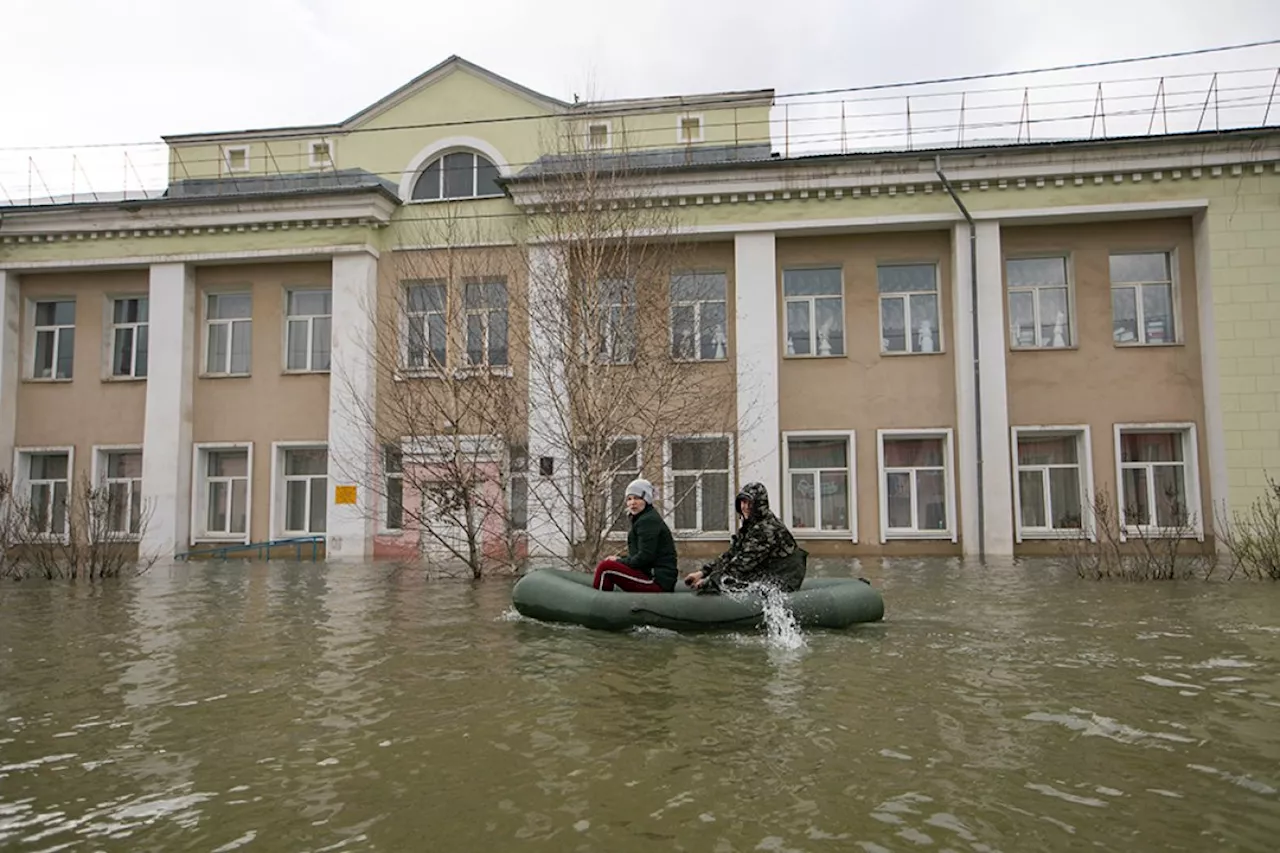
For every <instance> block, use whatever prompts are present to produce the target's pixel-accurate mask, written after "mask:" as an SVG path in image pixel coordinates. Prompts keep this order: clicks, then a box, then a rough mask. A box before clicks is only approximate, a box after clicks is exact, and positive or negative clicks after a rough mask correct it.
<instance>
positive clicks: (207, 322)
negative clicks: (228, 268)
mask: <svg viewBox="0 0 1280 853" xmlns="http://www.w3.org/2000/svg"><path fill="white" fill-rule="evenodd" d="M223 296H248V297H249V316H248V317H233V318H228V319H221V318H211V317H210V316H209V300H210V299H212V298H214V297H223ZM201 301H202V303H203V304H202V306H201V309H200V310H201V313H202V315H203V319H204V332H203V336H204V347H203V348H202V350H201V352H200V375H201V376H202V377H206V378H207V377H223V376H251V375H253V291H252V290H251V289H247V288H244V289H239V290H212V291H205V292H204V294H203V298H202V300H201ZM286 307H287V306H286ZM236 323H246V324H248V326H249V369H248V370H245V371H244V372H242V373H236V372H233V371H232V370H231V360H232V351H233V349H234V347H233V345H232V342H233V341H234V340H235V324H236ZM214 326H226V327H227V358H226V361H225V362H223V364H222V365H221V366H222V367H224V368H226V369H225V370H209V347H210V346H212V345H213V335H212V334H211V333H212V331H213V327H214Z"/></svg>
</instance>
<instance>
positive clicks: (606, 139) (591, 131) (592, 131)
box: [587, 121, 612, 148]
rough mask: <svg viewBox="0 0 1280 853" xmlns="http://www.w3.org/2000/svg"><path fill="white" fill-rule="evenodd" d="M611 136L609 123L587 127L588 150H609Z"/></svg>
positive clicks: (604, 122) (599, 122)
mask: <svg viewBox="0 0 1280 853" xmlns="http://www.w3.org/2000/svg"><path fill="white" fill-rule="evenodd" d="M611 136H612V133H611V128H610V127H609V122H607V121H597V122H592V123H591V124H589V125H587V147H588V148H608V147H609V143H610V141H611V139H610V137H611Z"/></svg>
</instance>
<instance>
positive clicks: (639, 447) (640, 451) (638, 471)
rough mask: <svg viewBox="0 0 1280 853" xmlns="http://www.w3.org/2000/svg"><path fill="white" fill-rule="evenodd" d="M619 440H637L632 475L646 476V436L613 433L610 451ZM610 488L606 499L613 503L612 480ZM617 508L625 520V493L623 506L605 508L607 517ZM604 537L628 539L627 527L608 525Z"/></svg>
mask: <svg viewBox="0 0 1280 853" xmlns="http://www.w3.org/2000/svg"><path fill="white" fill-rule="evenodd" d="M619 441H634V442H635V444H636V467H635V473H634V476H632V479H637V478H639V477H643V476H644V438H643V437H642V436H639V435H613V436H610V437H609V450H610V451H612V450H613V445H614V444H616V443H618V442H619ZM628 470H630V469H628ZM614 476H616V474H613V475H610V480H611V481H612V479H613V477H614ZM608 488H609V489H610V490H611V491H610V492H609V493H606V495H605V500H606V501H608V502H610V503H612V500H613V494H612V488H613V484H612V482H610V484H609V487H608ZM654 500H655V501H656V500H657V496H656V495H655V496H654ZM615 510H618V511H620V513H621V514H620V515H619V516H618V517H620V518H622V519H624V520H625V518H626V496H625V495H624V496H623V501H622V505H621V506H619V507H613V506H606V510H605V515H606V517H607V518H613V517H614V511H615ZM604 538H605V539H606V540H616V539H626V538H627V528H625V527H624V528H622V529H621V530H614V529H613V526H612V525H610V526H609V527H606V528H605V531H604Z"/></svg>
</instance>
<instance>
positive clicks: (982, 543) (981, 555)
mask: <svg viewBox="0 0 1280 853" xmlns="http://www.w3.org/2000/svg"><path fill="white" fill-rule="evenodd" d="M934 171H936V172H937V173H938V179H939V180H941V181H942V187H943V189H945V190H946V191H947V195H949V196H951V200H952V201H954V202H955V203H956V207H958V208H960V212H961V213H962V214H964V218H965V220H966V221H968V223H969V300H970V303H971V309H972V312H973V411H974V416H973V421H974V424H973V426H974V434H975V435H976V436H977V448H978V560H979V561H980V562H983V563H985V562H986V561H987V536H986V507H985V504H984V501H983V489H982V371H981V370H979V362H980V361H981V357H980V355H979V353H980V350H979V346H978V344H979V340H978V228H977V226H976V225H975V224H974V222H973V217H972V216H970V215H969V210H968V209H967V208H966V207H965V206H964V202H962V201H961V200H960V196H958V195H956V191H955V190H954V189H953V188H952V186H951V182H950V181H948V180H947V176H946V175H944V174H943V173H942V157H941V155H939V156H937V157H936V158H935V163H934Z"/></svg>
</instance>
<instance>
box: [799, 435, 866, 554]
mask: <svg viewBox="0 0 1280 853" xmlns="http://www.w3.org/2000/svg"><path fill="white" fill-rule="evenodd" d="M793 438H795V439H800V440H802V441H803V440H804V439H806V438H844V439H847V440H848V448H849V450H848V454H849V455H848V459H849V467H848V480H849V494H848V495H847V500H848V506H849V527H848V529H846V530H823V529H822V528H821V527H797V526H795V525H793V524H791V523H790V522H791V519H792V518H793V517H794V516H793V514H792V512H791V505H792V503H791V502H792V499H793V498H792V494H791V444H790V440H791V439H793ZM826 470H835V469H826ZM782 477H783V479H782V510H783V513H784V516H783V522H784V523H786V525H787V527H788V528H790V529H791V531H792V532H793V533H796V534H799V535H802V536H803V537H804V538H805V539H838V540H841V541H844V540H848V541H850V542H855V543H856V542H857V541H858V454H857V431H856V430H851V429H850V430H843V429H806V430H784V431H783V433H782ZM815 506H816V507H817V512H816V515H815V518H816V520H817V521H818V523H819V524H821V523H822V504H821V501H819V502H817V503H816V504H815Z"/></svg>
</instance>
